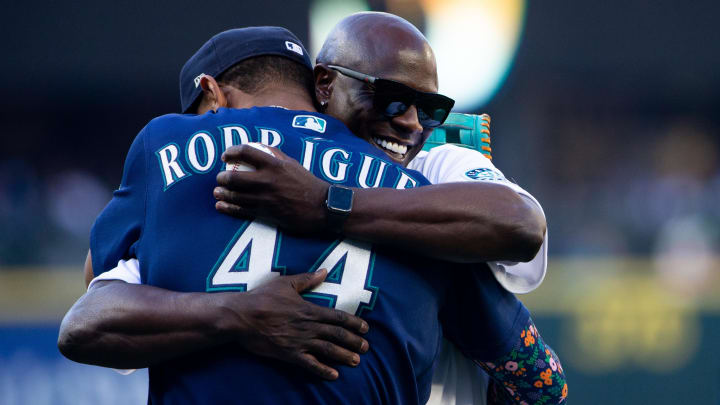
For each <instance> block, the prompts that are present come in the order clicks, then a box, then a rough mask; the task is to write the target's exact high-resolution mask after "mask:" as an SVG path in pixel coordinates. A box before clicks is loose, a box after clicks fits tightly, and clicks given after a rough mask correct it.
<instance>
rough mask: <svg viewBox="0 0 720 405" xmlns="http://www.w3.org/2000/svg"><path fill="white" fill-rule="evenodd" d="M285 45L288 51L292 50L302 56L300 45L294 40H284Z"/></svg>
mask: <svg viewBox="0 0 720 405" xmlns="http://www.w3.org/2000/svg"><path fill="white" fill-rule="evenodd" d="M285 47H286V48H287V49H288V51H293V52H295V53H296V54H298V55H300V56H303V50H302V47H301V46H300V45H298V44H296V43H295V42H290V41H285Z"/></svg>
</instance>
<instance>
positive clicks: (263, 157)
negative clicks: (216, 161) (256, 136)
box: [222, 145, 277, 168]
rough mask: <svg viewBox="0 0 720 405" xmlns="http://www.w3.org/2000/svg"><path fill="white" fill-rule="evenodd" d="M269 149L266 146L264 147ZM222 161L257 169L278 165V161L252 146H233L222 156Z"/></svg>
mask: <svg viewBox="0 0 720 405" xmlns="http://www.w3.org/2000/svg"><path fill="white" fill-rule="evenodd" d="M263 147H265V148H267V147H266V146H263ZM273 153H274V152H273ZM222 160H223V162H226V163H227V162H243V163H248V164H250V165H252V166H254V167H256V168H260V167H263V166H267V165H271V164H277V159H276V158H275V157H274V156H272V155H270V154H268V153H266V152H264V151H262V150H260V149H256V148H254V147H252V146H248V145H238V146H232V147H230V148H228V149H227V150H226V151H225V152H224V153H223V154H222Z"/></svg>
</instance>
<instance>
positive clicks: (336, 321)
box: [312, 305, 370, 333]
mask: <svg viewBox="0 0 720 405" xmlns="http://www.w3.org/2000/svg"><path fill="white" fill-rule="evenodd" d="M312 312H313V316H314V317H315V319H314V320H316V321H318V322H322V323H328V324H331V325H337V326H342V327H343V328H345V329H348V330H351V331H356V332H359V333H367V331H368V330H370V326H369V325H368V324H367V322H365V321H364V320H363V319H362V318H359V317H357V316H354V315H350V314H348V313H347V312H345V311H340V310H338V309H333V308H325V307H321V306H319V305H314V306H313V311H312Z"/></svg>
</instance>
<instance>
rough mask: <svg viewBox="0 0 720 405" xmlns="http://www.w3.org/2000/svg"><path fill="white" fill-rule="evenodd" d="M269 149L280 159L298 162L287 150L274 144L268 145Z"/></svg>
mask: <svg viewBox="0 0 720 405" xmlns="http://www.w3.org/2000/svg"><path fill="white" fill-rule="evenodd" d="M268 149H270V151H271V152H272V153H273V155H275V157H276V158H277V159H279V160H283V161H285V162H297V161H296V160H295V159H293V158H291V157H290V156H288V155H286V154H285V152H283V151H281V150H280V149H278V148H276V147H274V146H268Z"/></svg>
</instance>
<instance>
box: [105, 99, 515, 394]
mask: <svg viewBox="0 0 720 405" xmlns="http://www.w3.org/2000/svg"><path fill="white" fill-rule="evenodd" d="M248 142H261V143H263V144H266V145H270V146H275V147H278V148H280V149H281V150H283V151H284V152H285V153H286V154H287V155H289V156H290V157H292V158H294V159H297V160H298V161H299V162H300V163H301V164H302V165H303V166H304V167H305V168H306V169H308V170H309V171H311V172H312V173H314V174H315V175H316V176H318V177H320V178H323V179H325V180H327V181H329V182H332V183H338V184H343V185H346V186H351V187H365V188H367V187H393V188H398V189H403V188H410V187H418V186H423V185H427V184H428V182H427V180H426V179H425V178H423V177H422V175H420V174H419V173H418V172H415V171H411V170H408V169H405V168H403V167H401V166H399V165H397V164H395V163H392V162H391V161H390V160H389V159H388V158H387V157H386V156H385V154H384V153H383V152H382V151H380V150H379V149H377V148H375V147H374V146H372V145H370V144H368V143H367V142H365V141H363V140H361V139H360V138H357V137H355V136H354V135H352V134H351V133H350V132H349V131H348V130H347V129H346V128H345V127H344V126H343V124H342V123H340V122H339V121H337V120H335V119H333V118H331V117H328V116H324V115H322V114H317V113H309V112H304V111H289V110H285V109H281V108H277V107H262V108H252V109H245V110H232V109H220V110H219V111H218V112H217V113H213V112H210V113H207V114H204V115H199V116H192V115H167V116H163V117H160V118H157V119H155V120H153V121H151V122H150V123H149V124H148V125H147V126H146V127H145V128H144V129H143V130H142V131H141V132H140V134H139V135H138V136H137V138H136V139H135V141H134V142H133V144H132V146H131V148H130V151H129V153H128V157H127V160H126V162H125V169H124V172H123V180H122V184H121V186H120V188H119V189H118V190H117V191H116V192H115V193H114V197H113V199H112V201H111V202H110V203H109V204H108V206H107V207H106V208H105V210H104V211H103V212H102V214H101V215H100V216H99V217H98V219H97V221H96V223H95V225H94V226H93V230H92V233H91V249H92V257H93V268H94V269H95V271H96V275H97V274H99V273H101V272H103V271H105V270H109V269H111V268H113V267H115V266H116V265H117V262H118V260H119V259H122V258H129V257H137V258H138V259H139V261H140V264H141V265H140V274H141V278H142V281H143V283H144V284H148V285H153V286H158V287H163V288H166V289H170V290H175V291H187V292H189V291H201V292H215V291H233V290H234V291H246V290H250V289H252V288H254V287H256V286H258V285H260V284H262V283H265V282H267V281H268V280H271V279H272V278H274V277H278V276H279V275H281V274H297V273H302V272H308V271H314V270H316V269H319V268H327V269H328V272H329V274H328V277H327V279H326V281H325V282H324V283H322V284H321V285H320V286H318V287H317V288H316V289H314V290H313V291H312V292H309V293H307V294H305V297H306V299H308V300H311V301H313V302H315V303H317V304H320V305H327V306H330V307H334V308H338V309H342V310H344V311H347V312H349V313H352V314H356V315H359V316H362V317H363V318H364V319H365V320H367V321H368V323H369V324H370V332H369V333H368V334H367V336H366V338H367V339H368V341H369V342H370V346H371V349H370V351H369V352H368V353H367V354H365V355H363V356H362V361H361V364H360V365H359V366H358V367H354V368H352V367H340V368H339V371H340V378H339V379H338V380H337V381H333V382H327V381H322V380H320V379H318V378H317V377H313V376H310V375H308V373H307V372H304V371H302V370H299V369H297V368H296V367H295V366H291V365H288V364H285V363H282V362H279V361H274V360H270V359H267V358H262V357H259V356H255V355H253V354H250V353H248V352H246V351H244V350H243V348H242V347H240V346H239V345H238V344H232V343H231V344H226V345H223V346H219V347H215V348H213V349H209V350H204V351H200V352H197V353H194V354H192V355H188V356H183V357H181V358H178V359H175V360H173V361H169V362H166V363H163V364H160V365H157V366H154V367H151V369H150V373H149V375H150V394H149V397H150V399H149V400H150V402H151V403H159V404H160V403H201V404H202V403H207V404H217V403H242V404H281V403H293V404H295V403H301V402H305V403H313V404H338V403H343V404H347V403H357V404H372V403H375V404H424V403H425V401H426V400H427V398H428V395H429V392H430V381H431V376H432V372H433V365H434V360H435V357H436V353H437V351H438V349H439V343H440V338H441V337H442V336H443V334H444V335H445V336H446V337H448V338H449V339H450V340H452V341H453V342H454V343H455V344H457V345H458V347H459V348H461V350H463V351H464V352H465V353H466V354H468V355H470V356H472V357H474V358H476V359H484V360H492V359H494V356H495V355H496V354H498V355H499V354H504V353H505V352H506V351H507V350H509V349H510V347H508V346H507V345H508V344H512V340H513V337H515V336H517V335H518V334H519V328H521V327H522V326H524V325H525V322H526V321H527V317H528V314H527V310H526V309H525V308H524V307H523V306H522V304H520V303H519V302H518V301H517V300H516V299H515V297H514V296H513V295H512V294H510V293H507V292H506V291H505V290H504V289H503V288H502V287H500V286H499V284H498V283H497V282H496V281H495V280H494V278H493V276H492V274H491V272H490V271H489V270H488V271H470V270H469V269H462V268H461V267H462V266H459V265H450V264H448V263H444V262H439V261H435V260H430V259H427V258H425V257H419V256H416V255H413V254H411V253H409V252H407V251H398V250H397V249H391V248H381V247H378V246H372V245H370V244H368V243H364V242H358V241H353V240H350V239H335V237H333V236H330V235H329V236H327V237H314V238H302V239H300V238H297V237H295V236H293V235H291V234H286V233H284V232H282V231H281V230H278V229H276V228H275V227H273V226H271V225H269V224H266V223H263V222H262V221H259V220H241V219H236V218H231V217H228V216H225V215H222V214H220V213H218V212H216V210H215V200H214V198H213V196H212V190H213V188H214V187H215V186H216V180H215V177H216V175H217V173H218V172H219V171H221V170H224V169H225V167H224V166H225V164H224V163H223V162H222V161H221V159H220V155H221V154H222V151H223V150H224V149H226V148H227V147H229V146H231V145H237V144H241V143H248ZM450 266H452V267H453V268H452V269H449V268H448V267H450ZM475 267H477V266H475ZM445 268H448V269H445ZM478 308H492V310H488V311H477V309H478ZM441 325H442V326H441Z"/></svg>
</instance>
